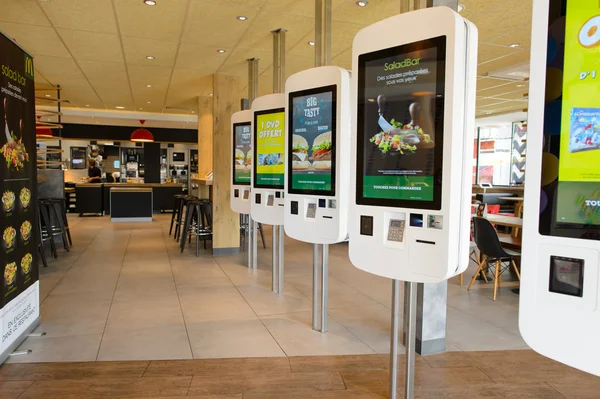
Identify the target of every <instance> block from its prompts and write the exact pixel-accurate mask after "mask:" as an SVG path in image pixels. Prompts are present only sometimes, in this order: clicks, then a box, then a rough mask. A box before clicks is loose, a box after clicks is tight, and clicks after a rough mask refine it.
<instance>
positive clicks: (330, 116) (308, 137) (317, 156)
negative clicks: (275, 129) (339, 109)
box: [288, 85, 337, 196]
mask: <svg viewBox="0 0 600 399" xmlns="http://www.w3.org/2000/svg"><path fill="white" fill-rule="evenodd" d="M336 97H337V87H336V86H335V85H333V86H327V87H321V88H317V89H310V90H304V91H301V92H295V93H290V97H289V108H288V109H290V110H291V112H292V114H291V115H290V117H289V126H288V134H289V135H290V137H289V138H288V154H290V157H289V159H288V171H289V172H290V173H289V174H288V189H289V191H290V193H293V194H316V195H331V196H334V195H335V134H336V126H335V124H336Z"/></svg>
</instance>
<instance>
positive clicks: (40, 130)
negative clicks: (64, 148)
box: [35, 115, 54, 139]
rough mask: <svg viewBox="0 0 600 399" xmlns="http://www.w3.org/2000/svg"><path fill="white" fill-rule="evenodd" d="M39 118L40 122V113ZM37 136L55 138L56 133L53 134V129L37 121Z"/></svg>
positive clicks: (39, 137)
mask: <svg viewBox="0 0 600 399" xmlns="http://www.w3.org/2000/svg"><path fill="white" fill-rule="evenodd" d="M37 118H38V122H40V119H41V118H42V117H41V115H38V116H37ZM35 137H36V138H38V139H47V138H53V137H54V135H53V134H52V130H51V129H48V128H47V127H45V125H43V124H41V123H40V124H38V123H36V125H35Z"/></svg>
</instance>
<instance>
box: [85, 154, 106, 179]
mask: <svg viewBox="0 0 600 399" xmlns="http://www.w3.org/2000/svg"><path fill="white" fill-rule="evenodd" d="M88 164H89V168H88V179H87V181H88V183H101V182H102V172H100V169H99V168H97V167H96V160H94V159H90V160H89V161H88Z"/></svg>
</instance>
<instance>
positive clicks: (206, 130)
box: [197, 97, 213, 198]
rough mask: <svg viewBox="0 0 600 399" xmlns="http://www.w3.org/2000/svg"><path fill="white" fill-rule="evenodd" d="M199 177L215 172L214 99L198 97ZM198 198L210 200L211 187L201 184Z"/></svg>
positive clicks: (202, 177)
mask: <svg viewBox="0 0 600 399" xmlns="http://www.w3.org/2000/svg"><path fill="white" fill-rule="evenodd" d="M197 112H198V177H199V178H200V179H204V177H205V176H206V175H207V174H208V173H210V172H212V170H213V98H212V97H198V111H197ZM198 196H199V197H200V198H209V197H210V193H209V186H206V185H203V184H200V185H199V186H198Z"/></svg>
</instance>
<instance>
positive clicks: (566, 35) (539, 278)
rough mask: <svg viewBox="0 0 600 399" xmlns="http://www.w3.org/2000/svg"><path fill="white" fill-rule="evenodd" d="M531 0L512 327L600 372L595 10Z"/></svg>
mask: <svg viewBox="0 0 600 399" xmlns="http://www.w3.org/2000/svg"><path fill="white" fill-rule="evenodd" d="M533 4H534V7H533V15H535V16H537V17H536V18H534V20H533V30H532V42H531V72H530V76H531V78H530V83H529V93H530V94H529V118H528V119H529V121H528V129H529V134H528V135H527V172H526V177H525V207H524V214H523V219H524V221H523V253H522V260H521V264H522V265H523V267H522V276H521V290H520V300H519V329H520V331H521V334H522V335H523V338H524V339H525V341H526V342H527V344H528V345H529V346H530V347H531V348H532V349H534V350H535V351H537V352H539V353H541V354H542V355H544V356H547V357H549V358H551V359H554V360H557V361H559V362H562V363H565V364H567V365H569V366H572V367H575V368H578V369H580V370H583V371H586V372H589V373H592V374H595V375H600V361H598V359H599V358H600V339H598V336H599V333H600V309H599V308H598V301H599V299H600V295H599V294H600V292H599V291H600V290H599V289H600V287H599V280H600V273H599V271H598V269H599V268H600V76H598V75H600V69H598V49H600V47H599V46H600V8H599V7H598V2H597V1H595V0H534V2H533ZM597 76H598V77H597ZM557 158H558V160H557Z"/></svg>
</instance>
